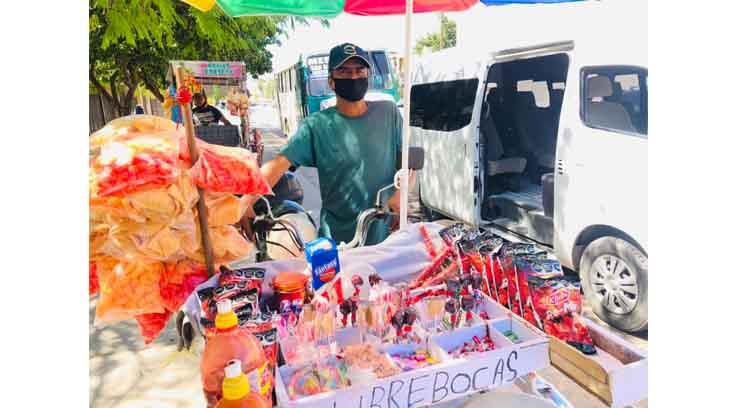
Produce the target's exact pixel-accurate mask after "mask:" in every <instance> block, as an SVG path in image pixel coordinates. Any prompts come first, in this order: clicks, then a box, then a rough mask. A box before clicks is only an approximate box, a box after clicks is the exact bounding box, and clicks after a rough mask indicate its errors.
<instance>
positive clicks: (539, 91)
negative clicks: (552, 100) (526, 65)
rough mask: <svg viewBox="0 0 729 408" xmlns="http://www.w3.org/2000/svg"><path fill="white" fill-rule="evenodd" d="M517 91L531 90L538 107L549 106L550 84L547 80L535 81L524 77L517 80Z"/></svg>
mask: <svg viewBox="0 0 729 408" xmlns="http://www.w3.org/2000/svg"><path fill="white" fill-rule="evenodd" d="M516 91H517V92H529V93H531V94H532V95H534V105H536V107H537V108H549V85H547V81H534V80H533V79H524V80H521V81H517V82H516Z"/></svg>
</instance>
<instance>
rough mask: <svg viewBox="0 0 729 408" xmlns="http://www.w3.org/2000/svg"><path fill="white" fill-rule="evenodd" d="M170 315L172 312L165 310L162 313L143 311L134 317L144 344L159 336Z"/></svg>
mask: <svg viewBox="0 0 729 408" xmlns="http://www.w3.org/2000/svg"><path fill="white" fill-rule="evenodd" d="M171 316H172V312H170V311H169V310H165V311H164V312H162V313H145V314H141V315H138V316H135V317H134V319H135V320H136V321H137V325H139V332H140V334H141V335H142V338H143V339H144V345H145V346H146V345H149V344H150V343H152V342H153V341H155V340H156V339H157V337H159V335H160V333H162V331H163V330H164V329H165V326H167V321H168V320H170V317H171Z"/></svg>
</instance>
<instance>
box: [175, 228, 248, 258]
mask: <svg viewBox="0 0 729 408" xmlns="http://www.w3.org/2000/svg"><path fill="white" fill-rule="evenodd" d="M210 241H211V243H212V247H213V257H214V258H215V263H228V262H232V261H235V260H238V259H241V258H243V257H244V256H246V255H248V254H249V253H250V252H251V251H252V250H253V245H252V244H251V243H250V242H249V241H248V240H247V239H245V237H243V235H241V234H240V232H238V230H237V229H236V228H235V227H233V226H231V225H225V226H221V227H212V228H210ZM195 248H196V250H195V251H190V250H189V249H185V248H184V247H183V250H184V252H185V256H186V257H187V258H189V259H191V260H193V261H195V262H198V263H201V264H202V263H205V256H204V255H203V252H202V245H200V244H199V242H197V245H196V246H195Z"/></svg>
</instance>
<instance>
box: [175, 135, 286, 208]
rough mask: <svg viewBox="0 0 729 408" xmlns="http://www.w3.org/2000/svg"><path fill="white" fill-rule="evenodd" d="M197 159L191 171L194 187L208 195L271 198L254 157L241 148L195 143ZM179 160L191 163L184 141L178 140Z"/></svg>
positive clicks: (198, 141) (200, 141)
mask: <svg viewBox="0 0 729 408" xmlns="http://www.w3.org/2000/svg"><path fill="white" fill-rule="evenodd" d="M195 145H196V146H197V149H198V153H199V158H198V160H197V162H195V163H194V165H193V166H192V168H190V176H192V178H193V180H194V181H195V185H197V186H198V187H202V188H204V189H205V190H207V191H210V192H216V193H233V194H256V195H265V194H269V195H270V194H272V190H271V187H270V186H269V185H268V183H267V182H266V180H265V179H264V178H263V175H262V174H261V170H260V168H259V167H258V161H257V158H256V155H255V154H253V153H251V152H249V151H248V150H246V149H243V148H240V147H227V146H218V145H212V144H209V143H205V142H203V141H202V140H199V139H197V140H196V141H195ZM179 152H180V159H181V160H183V161H184V162H185V163H190V154H189V150H188V147H187V140H186V139H185V138H181V139H180V148H179Z"/></svg>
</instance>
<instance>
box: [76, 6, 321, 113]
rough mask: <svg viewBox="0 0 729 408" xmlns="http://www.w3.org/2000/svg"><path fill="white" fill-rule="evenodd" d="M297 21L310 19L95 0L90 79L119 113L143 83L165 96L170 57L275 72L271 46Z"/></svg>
mask: <svg viewBox="0 0 729 408" xmlns="http://www.w3.org/2000/svg"><path fill="white" fill-rule="evenodd" d="M296 23H299V24H308V22H307V21H306V20H305V19H301V18H294V19H292V18H290V17H284V16H272V17H259V16H256V17H239V18H230V17H228V16H227V15H225V14H224V13H223V11H222V10H221V9H220V8H218V7H215V8H214V9H213V10H211V11H209V12H207V13H203V12H200V11H199V10H196V9H194V8H192V7H190V6H188V5H187V4H185V3H183V2H181V1H179V0H124V1H122V0H91V1H90V3H89V80H90V82H91V85H92V86H94V88H95V89H97V90H98V92H100V93H101V94H102V95H104V96H105V97H106V98H108V99H109V100H110V102H112V104H113V105H114V106H115V107H116V109H117V111H118V114H119V115H123V114H127V113H128V112H129V111H130V109H131V107H132V103H133V95H134V90H135V89H136V88H137V87H138V86H139V85H144V87H145V88H147V89H148V90H149V91H150V92H152V93H154V94H155V96H156V97H157V99H159V100H160V101H161V100H162V99H163V95H162V92H161V90H162V89H164V88H165V85H166V84H165V77H166V74H167V69H168V63H169V61H170V60H208V61H213V60H218V61H244V62H245V63H246V68H247V71H248V73H249V75H252V76H253V77H257V76H258V75H260V74H263V73H266V72H270V71H271V69H272V65H271V57H272V55H271V53H270V52H269V51H268V50H266V46H268V45H271V44H278V43H279V40H278V38H279V37H280V35H281V34H285V32H286V30H287V29H288V28H289V27H293V24H296ZM322 24H324V25H325V26H326V25H327V24H328V23H326V22H324V23H322Z"/></svg>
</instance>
